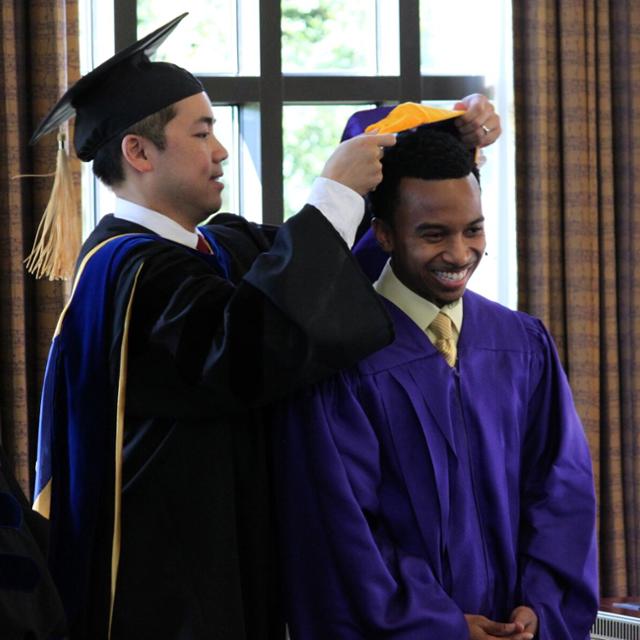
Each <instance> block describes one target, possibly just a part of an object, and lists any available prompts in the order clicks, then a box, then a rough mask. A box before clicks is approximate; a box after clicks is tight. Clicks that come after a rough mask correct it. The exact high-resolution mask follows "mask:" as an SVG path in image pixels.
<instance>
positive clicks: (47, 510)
mask: <svg viewBox="0 0 640 640" xmlns="http://www.w3.org/2000/svg"><path fill="white" fill-rule="evenodd" d="M32 509H33V510H34V511H37V512H38V513H39V514H40V515H41V516H44V517H45V518H46V519H47V520H48V519H49V516H50V514H51V480H49V482H47V484H45V485H44V489H42V491H41V492H40V493H39V494H38V496H37V498H36V499H35V501H34V503H33V507H32Z"/></svg>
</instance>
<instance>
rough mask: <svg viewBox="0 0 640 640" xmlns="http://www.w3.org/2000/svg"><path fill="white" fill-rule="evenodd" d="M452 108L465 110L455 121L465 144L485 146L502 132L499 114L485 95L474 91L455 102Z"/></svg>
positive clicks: (491, 142)
mask: <svg viewBox="0 0 640 640" xmlns="http://www.w3.org/2000/svg"><path fill="white" fill-rule="evenodd" d="M454 108H455V109H462V110H464V111H465V113H463V114H462V115H461V116H460V117H459V118H456V120H455V123H456V126H457V127H458V131H459V133H460V138H461V140H462V141H463V142H464V143H465V144H466V145H467V146H470V147H486V146H487V145H490V144H493V143H494V142H495V141H496V140H497V139H498V137H499V136H500V134H501V133H502V127H501V125H500V116H499V115H498V114H497V113H496V112H495V109H494V107H493V105H492V104H491V102H489V99H488V98H487V97H486V96H483V95H481V94H479V93H474V94H472V95H470V96H467V97H466V98H463V99H462V100H461V101H460V102H457V103H456V104H455V106H454Z"/></svg>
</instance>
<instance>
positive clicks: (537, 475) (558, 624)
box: [519, 323, 598, 640]
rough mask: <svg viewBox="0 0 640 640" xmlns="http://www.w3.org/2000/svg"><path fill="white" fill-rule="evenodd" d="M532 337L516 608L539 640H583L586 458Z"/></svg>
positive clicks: (545, 353)
mask: <svg viewBox="0 0 640 640" xmlns="http://www.w3.org/2000/svg"><path fill="white" fill-rule="evenodd" d="M538 329H539V332H536V333H537V336H536V337H535V338H534V339H536V340H539V341H540V350H539V353H540V357H539V359H538V361H537V362H534V365H533V369H534V370H533V372H532V377H531V380H532V387H533V388H532V396H531V400H530V402H529V414H528V416H527V422H528V425H527V435H526V437H525V441H524V447H523V451H522V503H521V530H520V545H519V564H520V591H521V601H522V603H523V604H526V605H528V606H530V607H531V608H532V609H533V610H534V611H535V612H536V614H537V616H538V619H539V630H538V636H537V638H539V640H585V639H588V638H589V629H590V628H591V625H592V624H593V622H594V620H595V616H596V614H597V608H598V577H597V551H596V539H595V531H596V530H595V520H596V501H595V494H594V485H593V475H592V470H591V458H590V455H589V450H588V447H587V442H586V439H585V435H584V431H583V428H582V425H581V423H580V419H579V418H578V416H577V413H576V410H575V408H574V404H573V399H572V396H571V391H570V389H569V384H568V382H567V379H566V376H565V374H564V371H563V369H562V366H561V364H560V361H559V359H558V356H557V353H556V351H555V347H554V345H553V343H552V340H551V338H550V336H549V334H548V333H547V331H546V330H545V329H544V328H543V327H542V324H541V323H540V324H539V325H538Z"/></svg>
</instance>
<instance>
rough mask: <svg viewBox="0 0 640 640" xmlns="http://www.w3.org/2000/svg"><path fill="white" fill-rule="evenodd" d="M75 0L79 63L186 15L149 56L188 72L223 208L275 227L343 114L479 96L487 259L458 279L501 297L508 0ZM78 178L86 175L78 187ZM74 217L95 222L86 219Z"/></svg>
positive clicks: (509, 190) (511, 294)
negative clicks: (491, 111) (489, 114)
mask: <svg viewBox="0 0 640 640" xmlns="http://www.w3.org/2000/svg"><path fill="white" fill-rule="evenodd" d="M81 6H82V14H81V15H82V16H83V25H84V30H83V33H86V34H87V37H86V38H85V39H84V40H85V43H86V46H85V49H84V50H85V52H86V55H85V56H84V61H85V62H86V64H85V65H84V71H85V72H86V71H88V70H89V69H90V68H92V67H93V66H95V65H96V64H98V63H100V62H101V61H102V60H104V59H106V58H108V57H109V56H110V55H112V54H113V52H114V50H119V49H121V48H122V47H124V46H126V45H127V44H129V43H131V42H133V41H135V40H136V39H137V38H138V37H141V36H142V35H144V34H146V33H149V32H150V31H152V30H153V29H154V28H156V27H158V26H160V25H162V24H164V23H165V22H167V21H168V20H170V19H171V18H173V17H175V16H176V15H177V14H178V13H179V12H182V11H188V12H189V15H188V16H187V17H186V18H185V20H184V21H183V22H182V23H181V25H180V26H179V27H178V29H177V30H176V31H175V33H174V34H173V35H172V36H171V37H170V38H169V39H168V40H167V41H166V42H165V43H164V44H163V45H162V47H161V48H160V49H159V51H158V54H157V56H156V59H168V60H171V61H172V62H175V63H177V64H180V65H182V66H185V67H186V68H188V69H189V70H190V71H192V72H194V73H195V74H196V75H198V77H199V78H200V79H201V80H202V82H203V84H204V86H205V89H206V90H207V92H208V94H209V96H210V97H211V99H212V102H213V106H214V113H215V115H216V118H217V120H218V123H217V124H216V133H217V134H218V135H220V136H221V138H222V140H223V142H224V143H225V145H226V146H227V147H228V149H229V150H230V162H229V163H228V164H227V166H226V167H225V175H226V189H225V202H224V205H223V206H224V207H225V209H228V210H231V211H235V212H239V213H242V214H243V215H245V216H246V217H247V218H249V219H251V220H256V221H265V222H269V223H276V224H277V223H280V222H282V220H283V219H284V218H285V217H286V216H288V215H291V214H292V213H293V212H295V211H296V210H297V209H298V208H299V207H300V206H301V205H302V204H303V203H304V200H305V197H306V193H307V191H308V188H309V185H310V183H311V181H312V179H313V177H314V176H315V175H317V174H318V173H319V171H320V170H321V169H322V166H323V164H324V161H325V160H326V158H327V157H328V155H329V153H330V152H331V150H332V149H333V147H335V145H336V144H337V143H338V140H339V137H340V133H341V131H342V127H343V126H344V124H345V122H346V119H347V117H348V115H350V114H351V113H352V112H353V111H355V110H357V109H363V108H367V107H369V106H372V105H378V104H385V103H387V104H393V103H397V102H401V101H405V100H412V101H425V102H432V101H438V102H440V103H444V104H446V106H451V105H452V104H453V103H454V102H455V101H456V100H457V99H459V98H461V97H462V96H465V95H467V94H470V93H473V92H482V93H487V94H488V95H489V96H490V97H491V99H492V100H493V101H494V103H495V104H496V107H497V109H498V111H499V113H500V114H501V116H502V122H503V129H504V134H503V136H502V138H501V139H500V141H499V143H498V144H496V145H493V146H492V147H490V148H489V149H488V150H487V151H486V156H487V163H486V165H485V167H483V171H482V173H483V201H484V207H485V216H486V218H487V225H486V226H487V233H488V245H489V246H488V256H487V257H486V258H485V260H484V262H483V264H482V265H481V267H480V269H479V270H478V272H477V273H476V274H475V275H474V279H473V280H472V288H474V289H476V290H478V291H480V292H482V293H483V294H485V295H487V296H488V297H490V298H493V299H496V300H499V301H501V302H503V303H505V304H507V305H509V306H515V303H516V269H515V231H514V226H515V223H514V219H515V213H514V208H515V205H514V197H513V192H514V187H513V169H512V167H513V150H512V147H513V133H512V129H513V128H512V126H511V125H510V121H509V119H510V113H511V101H512V96H511V86H510V79H511V75H512V73H511V43H510V40H509V38H510V32H511V29H510V2H509V1H508V0H486V2H483V3H478V2H475V1H474V0H461V1H459V2H457V3H454V4H451V3H442V2H439V1H438V0H282V2H280V3H277V2H274V1H273V0H269V1H267V0H183V2H181V3H179V6H178V5H174V4H172V3H164V2H158V1H157V0H114V2H113V3H105V2H98V1H97V0H82V5H81ZM487 15H490V16H491V20H490V21H487V20H485V16H487ZM478 23H482V24H483V33H482V36H478V35H476V34H477V29H476V27H477V24H478ZM488 30H490V31H491V32H488ZM90 183H91V180H90V178H87V179H86V181H85V186H86V190H87V191H88V192H91V190H92V189H93V188H94V187H93V185H92V184H90ZM106 197H107V198H108V196H105V195H104V192H103V190H102V189H100V188H98V189H96V190H95V192H94V195H93V196H92V198H93V200H91V206H90V207H89V209H90V210H98V211H108V210H109V209H110V208H111V207H110V206H109V205H108V204H106V203H108V202H109V201H108V200H105V198H106ZM94 202H95V204H94ZM105 207H106V208H105ZM85 220H86V222H87V224H88V225H89V226H92V224H93V223H95V220H92V219H91V215H90V214H87V216H86V217H85Z"/></svg>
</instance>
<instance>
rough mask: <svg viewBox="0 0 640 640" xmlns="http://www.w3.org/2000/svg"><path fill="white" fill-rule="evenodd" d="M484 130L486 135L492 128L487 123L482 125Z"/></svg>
mask: <svg viewBox="0 0 640 640" xmlns="http://www.w3.org/2000/svg"><path fill="white" fill-rule="evenodd" d="M482 130H483V131H484V134H485V135H487V134H489V133H491V129H489V127H487V125H485V124H483V125H482Z"/></svg>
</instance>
